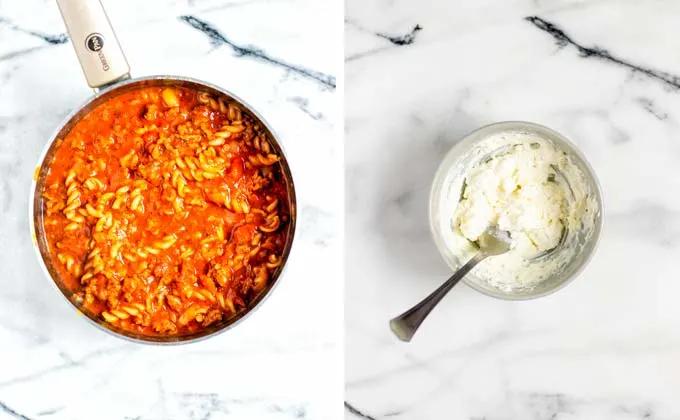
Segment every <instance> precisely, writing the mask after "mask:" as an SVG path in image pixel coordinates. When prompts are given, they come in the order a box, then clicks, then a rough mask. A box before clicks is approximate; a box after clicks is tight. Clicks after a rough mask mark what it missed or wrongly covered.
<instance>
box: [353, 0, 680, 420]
mask: <svg viewBox="0 0 680 420" xmlns="http://www.w3.org/2000/svg"><path fill="white" fill-rule="evenodd" d="M678 18H680V7H679V5H678V3H677V2H673V1H652V2H636V1H625V0H624V1H607V0H600V1H577V0H541V1H495V0H490V1H457V2H442V1H437V0H425V1H422V2H417V3H414V2H409V1H406V0H395V1H387V0H385V1H377V2H371V3H366V2H362V1H358V0H350V1H349V2H348V3H347V16H346V21H345V30H346V52H345V57H346V80H345V85H346V86H347V90H346V96H345V101H346V108H345V109H346V125H345V131H346V140H345V160H346V168H347V170H346V191H347V216H346V233H345V237H346V247H345V250H346V260H347V266H346V278H347V283H346V292H345V295H346V304H345V311H346V338H345V341H346V342H345V349H346V355H347V356H346V397H345V398H346V404H345V408H346V410H345V411H346V418H347V419H357V418H364V419H373V420H384V419H409V420H410V419H417V420H426V419H442V418H451V419H468V420H482V419H484V420H534V419H535V420H547V419H556V420H566V419H569V420H571V419H574V420H576V419H578V420H592V419H597V420H633V419H636V420H637V419H664V420H667V419H668V420H670V419H676V418H680V399H678V395H680V394H678V389H679V387H680V382H679V381H678V377H679V376H678V371H679V370H680V364H679V363H678V360H677V357H676V353H677V352H678V351H679V350H680V310H679V309H678V308H679V307H678V304H677V295H678V293H679V292H680V286H678V283H677V282H676V281H675V278H677V273H678V271H679V269H680V263H678V258H677V255H678V253H679V252H680V248H679V247H680V242H679V241H678V240H677V239H676V238H677V233H678V226H679V222H678V220H680V219H678V214H679V213H678V212H679V210H680V199H679V198H678V195H677V194H676V193H675V191H678V187H680V172H678V167H680V147H679V145H680V131H679V129H678V118H680V114H678V111H677V110H678V109H680V96H678V81H679V80H680V79H679V77H680V55H678V53H677V51H678V50H679V49H680V41H679V40H678V38H677V37H676V36H674V35H673V34H674V33H675V32H676V28H677V20H678ZM414 28H420V29H419V30H417V31H415V32H414ZM392 39H404V40H407V41H408V42H404V43H395V42H393V41H392ZM502 120H528V121H534V122H537V123H542V124H545V125H547V126H549V127H552V128H554V129H556V130H557V131H559V132H561V133H563V134H565V135H566V136H567V137H569V138H570V139H571V140H572V141H574V142H575V143H576V144H577V145H578V147H579V148H580V149H581V150H582V151H583V153H584V154H585V156H586V158H587V159H588V160H589V161H590V163H591V164H592V165H593V166H594V169H595V171H596V173H597V175H598V177H599V179H600V182H601V184H602V188H603V191H604V199H605V221H604V232H603V235H602V239H601V243H600V246H599V249H598V251H597V253H596V255H595V258H594V259H593V261H592V262H591V264H590V265H589V266H588V267H587V269H586V270H585V271H584V272H583V273H582V274H581V275H580V276H579V278H577V279H576V280H575V281H574V282H573V283H572V284H570V285H569V286H568V287H567V288H565V289H563V290H561V291H559V292H558V293H557V294H555V295H551V296H548V297H545V298H542V299H538V300H535V301H528V302H503V301H498V300H494V299H491V298H488V297H485V296H482V295H480V294H478V293H476V292H474V291H473V290H471V289H469V288H467V287H465V286H461V287H457V288H456V289H455V290H454V291H453V292H452V293H451V294H450V295H449V296H448V297H447V298H446V299H445V300H444V301H443V302H442V305H440V307H438V308H437V309H436V310H435V311H434V312H433V313H432V314H431V316H430V318H429V319H428V320H427V321H426V323H425V324H424V326H423V327H422V328H421V331H420V332H419V333H418V336H416V338H415V339H414V341H413V342H412V343H410V344H408V345H406V344H403V343H401V342H399V341H397V340H396V338H394V337H393V336H392V335H391V333H390V331H389V328H388V326H387V321H388V320H389V319H390V318H391V317H393V316H395V315H397V314H399V313H401V312H402V311H403V310H404V309H405V308H407V307H409V306H411V305H412V304H413V303H415V302H416V301H418V300H419V299H420V298H422V297H423V296H425V295H426V294H427V293H429V292H430V291H432V290H433V289H434V288H435V287H437V286H438V285H439V284H440V283H441V282H443V281H444V280H445V279H446V278H447V277H448V275H449V274H450V273H449V271H448V269H447V267H446V265H445V264H444V263H443V261H441V259H440V257H439V255H438V253H437V251H436V249H435V247H434V245H433V243H432V240H431V239H430V234H429V227H428V222H427V198H428V194H429V187H430V183H431V181H432V178H433V176H434V172H435V170H436V168H437V166H438V164H439V162H440V161H441V159H442V158H443V155H444V154H445V153H446V151H447V150H448V149H449V148H450V147H451V146H452V145H453V144H455V142H456V141H457V140H458V139H460V137H461V136H462V135H464V134H465V133H467V132H468V131H470V130H472V129H475V128H477V127H479V126H481V125H484V124H487V123H491V122H495V121H502Z"/></svg>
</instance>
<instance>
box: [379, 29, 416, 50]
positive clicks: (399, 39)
mask: <svg viewBox="0 0 680 420" xmlns="http://www.w3.org/2000/svg"><path fill="white" fill-rule="evenodd" d="M422 30H423V27H422V26H420V25H416V26H414V27H413V29H411V31H410V32H407V33H405V34H403V35H389V34H385V33H382V32H376V33H375V35H376V36H378V37H380V38H383V39H386V40H388V41H390V42H391V43H392V44H394V45H397V46H399V47H401V46H403V45H411V44H413V42H414V41H415V40H416V35H417V34H418V31H422Z"/></svg>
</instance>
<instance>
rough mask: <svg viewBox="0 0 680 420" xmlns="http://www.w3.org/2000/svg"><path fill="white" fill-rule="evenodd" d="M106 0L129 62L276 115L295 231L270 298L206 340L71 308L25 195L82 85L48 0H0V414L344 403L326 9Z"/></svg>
mask: <svg viewBox="0 0 680 420" xmlns="http://www.w3.org/2000/svg"><path fill="white" fill-rule="evenodd" d="M104 5H105V7H106V9H107V12H108V14H109V17H110V19H111V21H112V23H113V26H114V28H115V29H116V32H117V35H118V38H119V40H120V43H121V44H122V46H123V49H124V50H125V53H126V55H127V58H128V61H129V62H130V64H131V67H132V73H133V76H146V75H153V74H176V75H182V76H191V77H194V78H199V79H204V80H206V81H208V82H211V83H214V84H217V85H220V86H224V87H225V88H227V89H228V90H231V91H233V92H234V93H236V94H237V95H238V96H240V97H242V98H244V99H245V100H246V101H247V102H249V103H250V104H251V105H252V106H254V108H255V109H257V110H258V111H260V112H261V113H262V114H263V115H264V117H265V118H266V119H267V120H268V122H269V123H270V124H271V125H272V126H273V127H274V128H275V129H276V130H277V132H278V133H279V135H280V137H281V139H282V143H283V145H284V147H285V149H286V152H287V155H288V158H289V160H290V164H291V166H292V168H293V172H294V176H295V178H296V187H297V193H298V203H299V219H298V232H297V237H296V244H295V246H294V248H293V252H292V254H291V257H290V260H289V266H288V269H287V270H286V274H285V276H284V278H283V279H282V280H281V283H280V285H279V286H278V287H277V289H276V291H275V292H274V293H273V295H272V296H271V297H270V298H269V299H268V300H267V302H266V304H264V305H263V306H262V307H261V308H260V309H259V310H258V311H256V312H255V313H254V314H253V315H252V316H251V317H250V318H249V319H248V320H247V321H246V322H245V323H243V324H241V325H239V326H238V327H236V328H235V329H233V330H231V331H229V332H227V333H225V334H222V335H220V336H218V337H215V338H212V339H210V340H207V341H204V342H200V343H197V344H192V345H187V346H179V347H170V348H166V347H151V346H144V345H137V344H132V343H127V342H125V341H121V340H119V339H117V338H114V337H110V336H109V335H107V334H105V333H103V332H100V331H99V330H97V329H95V328H93V327H92V326H91V325H89V324H88V323H86V322H84V321H83V320H82V319H79V318H78V317H77V316H76V314H75V311H73V309H72V308H71V307H69V306H68V304H67V303H65V301H64V300H63V298H62V297H61V296H59V295H58V294H57V292H56V291H55V289H54V288H53V287H52V286H50V285H49V284H48V280H46V279H45V278H44V276H43V274H42V272H41V270H40V268H39V266H38V263H37V259H36V256H35V254H34V252H33V249H32V247H31V240H30V236H29V229H28V220H27V213H28V210H27V208H28V197H29V186H30V182H31V177H32V174H33V169H34V167H35V164H36V162H37V158H38V155H39V154H40V152H41V150H42V148H43V146H44V144H45V143H46V141H47V140H48V139H49V138H50V136H51V134H52V132H53V131H54V130H55V129H56V128H57V127H58V126H59V124H60V123H61V121H62V119H63V118H64V117H65V116H66V115H67V114H68V112H69V111H70V110H72V109H73V108H75V107H78V106H79V105H80V104H81V103H82V102H84V101H85V100H86V99H87V98H88V97H89V96H91V95H92V91H91V90H90V89H88V87H87V85H86V83H85V80H84V78H83V76H82V72H81V70H80V67H79V64H78V62H77V60H76V57H75V53H74V51H73V48H72V47H71V45H69V41H68V39H67V37H66V36H65V35H64V32H65V29H64V25H63V23H62V21H61V17H60V14H59V11H58V9H57V6H56V2H54V1H44V0H25V1H24V0H22V1H20V2H19V1H12V2H9V1H5V2H0V419H2V420H5V419H12V420H14V419H22V420H26V419H31V420H37V419H46V420H92V419H97V420H193V419H195V420H208V419H209V420H219V419H227V418H229V419H234V418H235V419H300V418H310V419H324V420H325V419H329V418H334V416H337V415H338V414H339V415H341V413H342V406H341V405H340V395H341V392H342V387H341V383H342V372H341V369H340V366H341V357H342V349H341V346H340V334H339V333H338V331H339V330H340V328H341V323H342V316H341V314H342V303H341V301H340V299H338V298H337V296H339V295H341V293H342V278H341V264H342V261H341V258H340V250H341V242H340V239H341V233H342V228H341V218H342V201H341V200H342V198H341V196H338V194H336V193H335V192H337V191H338V190H340V189H341V188H342V179H341V177H340V175H339V174H340V173H341V171H342V169H341V164H342V162H341V150H342V149H341V143H340V142H339V139H338V138H337V137H336V134H335V130H334V126H336V125H337V118H339V117H340V112H339V111H340V107H339V103H338V101H337V100H336V97H337V95H336V88H335V85H336V81H335V78H336V77H337V76H338V74H339V73H340V70H341V69H340V65H341V64H340V63H341V59H340V57H338V53H337V51H339V50H340V39H339V37H338V36H337V33H333V30H334V29H333V28H336V29H337V31H336V32H339V31H340V30H341V22H339V21H338V19H337V15H335V14H334V11H333V9H332V8H330V9H329V8H328V7H325V6H324V5H323V4H321V3H320V2H316V1H314V0H297V1H273V0H272V1H258V0H250V1H243V0H194V1H191V0H188V1H179V0H163V1H160V0H159V1H154V2H139V1H133V0H123V1H113V0H104ZM336 21H338V22H337V24H336V23H335V22H336ZM312 35H313V36H312ZM320 174H327V176H320ZM334 191H335V192H334ZM320 279H323V287H320V281H321V280H320Z"/></svg>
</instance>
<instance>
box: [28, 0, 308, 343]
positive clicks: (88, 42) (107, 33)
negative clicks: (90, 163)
mask: <svg viewBox="0 0 680 420" xmlns="http://www.w3.org/2000/svg"><path fill="white" fill-rule="evenodd" d="M57 3H58V4H59V9H60V10H61V14H62V17H63V19H64V22H65V24H66V27H67V29H68V33H69V36H70V38H71V42H72V44H73V47H74V49H75V51H76V54H77V56H78V60H79V61H80V65H81V67H82V69H83V72H84V73H85V78H86V79H87V83H88V85H89V86H90V87H91V88H93V89H94V92H95V95H94V96H93V97H92V98H90V99H88V100H87V101H86V102H85V103H84V104H83V105H82V106H80V107H79V108H77V109H76V110H74V111H73V112H72V113H71V114H70V115H69V116H67V117H66V119H65V121H64V122H63V124H62V125H61V127H60V128H59V129H57V130H56V132H55V133H54V135H53V136H52V138H51V139H49V141H48V142H47V143H46V145H45V148H44V150H43V152H42V155H41V156H40V158H39V161H38V166H37V167H36V170H35V175H34V177H33V183H32V184H31V199H30V200H29V221H30V228H31V234H32V237H33V244H34V248H35V250H36V252H37V254H38V260H39V261H40V264H41V266H42V268H43V270H44V272H45V274H46V275H47V277H48V278H50V279H51V282H52V283H53V284H54V285H55V286H56V287H57V289H58V290H59V291H60V293H61V294H62V295H63V296H64V297H65V298H66V300H68V301H69V302H70V304H71V305H72V306H73V307H74V308H75V309H77V311H78V312H80V313H82V314H84V315H85V318H86V319H88V320H89V321H91V322H92V323H93V324H94V325H96V326H98V327H100V328H102V329H104V330H105V331H107V332H109V333H111V334H113V335H115V336H118V337H122V338H126V339H129V340H131V341H136V342H142V343H153V344H179V343H188V342H193V341H197V340H200V339H205V338H207V337H211V336H214V335H216V334H218V333H220V332H223V331H225V330H227V329H229V328H230V327H232V326H234V325H236V324H237V323H239V322H241V321H242V320H243V319H244V318H245V317H246V316H247V315H248V314H250V313H251V312H252V311H253V310H254V309H255V308H257V307H259V306H260V305H261V304H262V302H263V301H264V299H265V298H266V297H267V296H269V295H270V294H271V292H272V290H273V288H274V287H275V286H276V284H278V282H279V279H280V277H281V273H282V271H283V269H284V267H285V266H286V262H287V259H288V256H289V254H290V250H291V247H292V244H293V237H294V233H295V225H296V218H297V217H296V216H297V212H296V201H295V188H294V185H293V177H292V175H291V171H290V168H289V166H288V161H287V159H286V157H285V154H284V152H283V149H282V147H281V144H280V143H279V141H278V139H277V137H276V135H275V134H274V132H273V131H272V129H271V128H270V126H269V125H268V124H267V123H266V122H265V121H264V119H263V118H262V117H261V116H260V115H259V114H258V113H257V112H255V110H253V109H252V108H251V107H250V106H249V105H248V104H246V103H245V102H244V101H243V100H242V99H240V98H238V97H237V96H236V95H234V94H232V93H230V92H229V91H227V90H226V89H224V88H222V87H219V86H215V85H213V84H210V83H207V82H204V81H201V80H195V79H190V78H186V77H176V76H150V77H143V78H135V79H133V78H131V77H130V67H129V65H128V63H127V60H126V59H125V55H124V54H123V51H122V49H121V47H120V45H119V43H118V40H117V39H116V35H115V33H114V31H113V28H112V27H111V24H110V22H109V20H108V17H107V16H106V12H105V11H104V8H103V6H102V5H101V3H100V2H99V1H98V0H57ZM161 86H162V87H177V88H187V89H191V90H195V91H199V92H205V93H207V94H210V95H212V96H213V97H214V98H224V100H225V101H226V102H227V103H234V104H237V105H238V106H240V108H241V109H242V111H243V113H245V114H247V115H249V116H250V117H251V118H252V119H253V121H255V122H256V123H259V125H260V126H261V128H262V130H263V133H264V134H265V135H266V136H267V139H268V140H269V142H270V144H271V146H272V149H273V150H274V151H275V152H276V153H277V154H278V155H279V156H280V157H281V160H280V162H279V164H280V165H281V171H282V173H283V176H284V178H285V181H286V186H287V190H288V197H289V203H288V206H289V209H290V221H289V223H288V225H287V227H286V229H287V230H288V231H287V238H288V239H287V242H286V245H285V247H284V250H283V255H282V264H281V266H280V267H279V269H278V271H277V272H276V273H274V275H273V276H272V278H271V281H270V283H269V284H268V285H267V287H265V289H264V290H263V291H262V292H260V293H259V294H258V295H257V296H256V297H255V299H253V300H252V301H251V302H250V303H249V307H248V309H247V310H243V311H241V312H239V313H237V314H236V315H235V316H233V317H230V318H228V319H225V320H223V321H221V322H219V323H215V324H213V325H211V326H210V327H208V328H206V329H203V330H201V331H199V332H196V333H191V334H186V335H178V336H156V335H143V334H137V333H134V332H131V331H128V330H124V329H122V328H119V327H116V326H115V325H112V324H109V323H106V322H105V321H103V320H101V319H100V318H99V317H98V316H96V315H95V314H94V313H92V312H90V311H89V310H87V309H86V308H84V307H82V306H81V305H80V304H79V303H78V302H77V301H76V299H75V296H74V291H73V290H69V288H67V287H66V286H65V284H64V282H63V281H62V279H60V276H59V275H58V273H57V271H56V270H55V267H54V261H52V258H51V256H50V253H49V248H48V243H47V240H46V237H45V231H44V227H43V211H44V202H43V191H44V189H45V179H46V176H47V174H48V170H49V166H50V163H51V162H52V160H53V158H54V155H55V152H56V150H57V148H58V147H59V145H60V143H61V141H62V139H63V138H64V137H66V135H67V134H68V133H69V132H70V130H71V129H72V128H73V127H74V126H75V125H76V124H77V123H78V122H79V121H80V120H81V119H82V118H84V117H85V116H86V115H88V114H89V113H90V112H91V111H92V110H93V109H94V108H96V107H97V106H98V105H101V104H103V103H104V102H107V101H108V100H110V99H112V98H115V97H117V96H118V95H121V94H123V93H126V92H129V91H131V90H136V89H140V88H144V87H161Z"/></svg>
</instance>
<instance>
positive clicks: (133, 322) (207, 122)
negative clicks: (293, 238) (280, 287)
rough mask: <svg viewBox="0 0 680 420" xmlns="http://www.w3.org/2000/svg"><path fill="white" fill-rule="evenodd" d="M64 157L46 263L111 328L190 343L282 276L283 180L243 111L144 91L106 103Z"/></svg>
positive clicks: (58, 160) (52, 191) (54, 180)
mask: <svg viewBox="0 0 680 420" xmlns="http://www.w3.org/2000/svg"><path fill="white" fill-rule="evenodd" d="M57 147H58V149H57V151H56V153H55V156H54V158H53V160H52V162H51V164H50V167H49V170H48V173H47V177H46V183H45V190H44V191H43V198H44V201H43V202H44V205H43V209H42V211H43V223H44V231H45V235H46V239H47V243H48V246H49V252H50V256H51V258H52V260H53V262H54V265H55V267H56V270H57V272H58V274H59V276H60V277H61V279H62V281H63V282H64V284H65V286H66V287H67V288H69V289H70V290H72V291H73V292H74V293H75V294H76V298H77V300H78V301H79V302H80V304H81V305H83V306H84V307H85V308H87V309H89V310H90V311H92V312H93V313H95V314H97V315H99V316H101V317H102V318H103V319H104V320H105V321H107V322H108V323H111V324H114V325H117V326H119V327H121V328H123V329H127V330H131V331H134V332H136V333H142V334H159V335H176V334H185V333H193V332H196V331H199V330H201V329H203V328H205V327H207V326H209V325H211V324H213V323H215V322H218V321H220V320H222V319H223V318H227V317H229V316H231V315H233V314H234V313H236V312H238V311H239V310H241V309H243V308H247V307H248V304H249V301H250V300H251V299H252V298H253V297H254V296H255V295H256V294H257V293H258V292H260V291H262V290H263V289H264V288H265V286H266V285H267V284H268V281H269V280H270V279H271V278H272V276H273V275H274V274H275V273H276V272H277V270H279V266H280V265H281V255H282V252H283V249H284V247H285V243H286V240H287V233H286V232H287V228H286V226H287V224H288V223H289V219H290V209H289V208H288V205H289V204H288V203H289V200H288V196H287V190H286V181H285V179H284V176H283V173H282V171H281V167H280V164H278V161H279V156H278V155H277V154H276V153H275V152H274V151H273V149H272V148H271V147H270V144H269V142H268V141H267V140H266V136H265V134H264V132H263V131H262V130H261V128H260V127H259V126H258V124H257V123H256V122H255V121H253V120H252V119H251V118H250V117H249V116H248V115H246V114H245V113H242V112H241V109H240V108H239V107H238V106H237V105H235V104H232V103H228V102H226V101H224V100H222V99H215V98H214V97H212V96H210V95H208V94H205V93H200V92H196V91H193V90H189V89H184V88H162V87H152V88H142V89H137V90H133V91H130V92H127V93H123V94H121V95H119V96H117V97H115V98H113V99H111V100H109V101H107V102H105V103H103V104H101V105H99V106H98V107H97V108H95V109H94V110H93V111H92V112H90V113H89V114H88V115H87V116H85V117H84V118H83V119H82V120H80V121H79V122H78V123H77V124H76V125H75V126H74V128H73V129H72V130H71V131H70V132H69V134H68V135H67V136H66V137H65V138H64V139H63V140H61V144H59V145H58V146H57Z"/></svg>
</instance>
